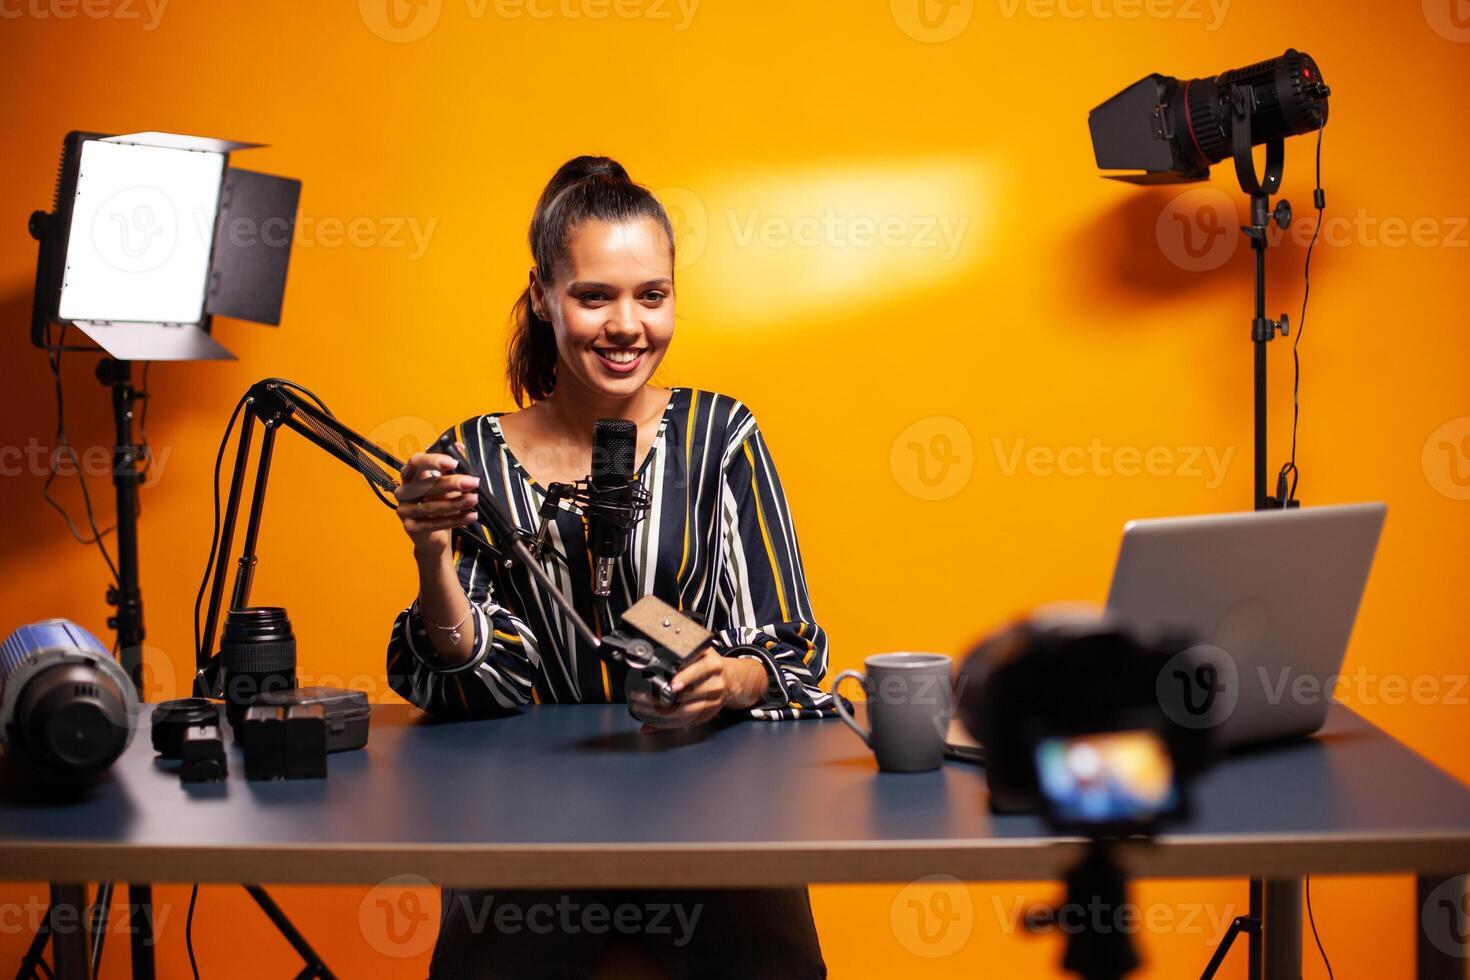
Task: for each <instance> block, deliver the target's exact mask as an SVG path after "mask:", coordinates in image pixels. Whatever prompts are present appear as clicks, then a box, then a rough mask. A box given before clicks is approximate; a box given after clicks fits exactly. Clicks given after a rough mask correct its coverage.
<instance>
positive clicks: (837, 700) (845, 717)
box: [832, 670, 873, 748]
mask: <svg viewBox="0 0 1470 980" xmlns="http://www.w3.org/2000/svg"><path fill="white" fill-rule="evenodd" d="M849 677H853V678H856V679H857V680H858V681H859V682H860V683H861V684H862V685H863V690H865V691H866V690H867V688H868V678H867V676H866V675H865V674H863V673H862V672H861V671H857V670H844V671H843V672H842V673H840V674H838V675H837V676H836V677H835V678H833V680H832V703H833V705H835V706H836V708H837V717H839V718H841V719H842V723H843V724H844V725H846V726H847V727H848V728H851V729H852V730H853V731H855V732H857V734H858V738H860V739H862V740H863V744H864V745H866V746H868V747H869V748H872V746H873V733H872V732H870V731H868V730H867V729H866V728H864V727H863V726H862V725H859V724H858V723H857V719H856V718H854V717H853V716H852V714H851V713H849V711H848V709H847V708H845V707H843V701H842V695H840V694H838V693H837V689H838V688H839V687H841V686H842V682H843V681H844V680H846V679H847V678H849Z"/></svg>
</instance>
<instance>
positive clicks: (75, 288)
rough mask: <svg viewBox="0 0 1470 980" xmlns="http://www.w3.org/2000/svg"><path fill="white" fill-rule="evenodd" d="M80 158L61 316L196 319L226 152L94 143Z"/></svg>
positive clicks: (200, 313) (87, 145)
mask: <svg viewBox="0 0 1470 980" xmlns="http://www.w3.org/2000/svg"><path fill="white" fill-rule="evenodd" d="M81 151H82V152H81V162H80V168H79V172H78V175H77V186H76V196H75V198H74V199H73V210H72V220H71V231H70V235H69V237H68V239H67V248H66V269H65V272H64V275H63V279H62V286H61V301H60V305H59V307H58V314H59V316H60V318H61V319H63V320H71V321H105V322H114V323H115V322H129V321H136V322H143V323H173V324H186V323H188V324H198V323H200V322H202V321H203V320H204V316H205V313H204V300H205V290H206V288H207V286H208V282H209V264H210V253H211V248H212V245H213V240H214V228H215V217H216V215H217V212H218V209H219V196H220V185H221V182H222V179H223V176H224V168H225V160H226V157H225V155H224V154H222V153H217V152H207V151H198V150H187V149H176V148H171V147H160V146H146V145H139V144H130V143H113V142H104V141H101V140H89V141H87V142H84V143H83V144H82V147H81Z"/></svg>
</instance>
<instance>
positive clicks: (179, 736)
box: [152, 698, 220, 759]
mask: <svg viewBox="0 0 1470 980" xmlns="http://www.w3.org/2000/svg"><path fill="white" fill-rule="evenodd" d="M219 708H220V706H219V704H217V703H216V702H214V701H211V700H209V699H208V698H176V699H175V700H173V701H164V702H163V703H162V704H160V705H159V706H158V707H156V708H154V709H153V727H152V735H153V751H155V752H157V753H158V754H159V755H161V756H163V757H164V758H165V759H178V758H180V757H181V756H182V755H183V746H184V733H185V732H186V731H188V730H189V729H190V728H197V727H198V726H200V725H216V726H218V725H219Z"/></svg>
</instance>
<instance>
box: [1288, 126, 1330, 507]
mask: <svg viewBox="0 0 1470 980" xmlns="http://www.w3.org/2000/svg"><path fill="white" fill-rule="evenodd" d="M1326 128H1327V123H1326V122H1323V123H1322V125H1321V126H1320V127H1319V128H1318V129H1317V181H1316V189H1315V190H1313V192H1312V204H1313V205H1315V206H1316V208H1317V224H1316V227H1314V228H1313V229H1312V240H1311V241H1310V242H1308V243H1307V261H1306V265H1305V267H1304V268H1303V271H1302V313H1301V317H1300V318H1299V319H1298V321H1297V325H1296V337H1295V339H1293V340H1292V342H1291V371H1292V377H1291V459H1290V461H1288V462H1287V464H1286V465H1285V466H1283V467H1281V473H1280V475H1279V476H1278V477H1277V478H1276V484H1277V488H1278V490H1279V491H1281V493H1280V496H1281V506H1282V507H1285V506H1286V505H1287V504H1289V503H1290V502H1291V501H1293V500H1295V499H1296V484H1297V477H1298V476H1299V475H1300V471H1299V470H1298V469H1297V466H1296V430H1297V421H1298V420H1299V419H1300V417H1301V410H1302V404H1301V384H1302V362H1301V355H1300V354H1299V353H1298V351H1297V347H1298V345H1300V344H1301V342H1302V334H1304V333H1306V330H1307V300H1308V299H1310V298H1311V295H1312V249H1313V248H1315V247H1316V245H1317V236H1318V235H1320V234H1322V211H1323V209H1325V208H1326V207H1327V197H1326V195H1325V194H1323V193H1322V131H1323V130H1325V129H1326ZM1288 477H1289V478H1290V481H1291V482H1290V484H1289V485H1288V484H1287V479H1288Z"/></svg>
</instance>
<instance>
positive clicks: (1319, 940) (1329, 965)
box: [1306, 875, 1336, 980]
mask: <svg viewBox="0 0 1470 980" xmlns="http://www.w3.org/2000/svg"><path fill="white" fill-rule="evenodd" d="M1306 892H1307V921H1308V922H1310V923H1311V924H1312V940H1313V941H1314V942H1316V944H1317V952H1318V953H1321V954H1322V965H1323V966H1325V967H1327V980H1336V978H1335V977H1333V975H1332V962H1331V961H1330V960H1329V959H1327V950H1325V949H1323V948H1322V938H1321V937H1320V936H1318V935H1317V917H1316V916H1314V915H1313V914H1312V876H1311V875H1307V876H1306Z"/></svg>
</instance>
